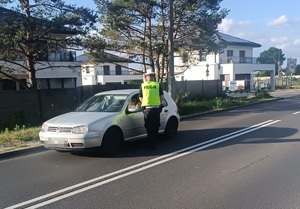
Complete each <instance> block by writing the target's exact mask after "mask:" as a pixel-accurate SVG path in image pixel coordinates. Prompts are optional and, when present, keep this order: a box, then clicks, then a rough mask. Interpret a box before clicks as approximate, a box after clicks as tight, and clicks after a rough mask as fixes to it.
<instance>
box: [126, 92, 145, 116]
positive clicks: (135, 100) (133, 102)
mask: <svg viewBox="0 0 300 209" xmlns="http://www.w3.org/2000/svg"><path fill="white" fill-rule="evenodd" d="M142 110H143V109H142V104H141V102H140V100H139V94H135V95H133V96H132V97H131V98H130V99H129V102H128V106H127V111H128V113H132V112H141V111H142Z"/></svg>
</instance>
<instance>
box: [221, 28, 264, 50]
mask: <svg viewBox="0 0 300 209" xmlns="http://www.w3.org/2000/svg"><path fill="white" fill-rule="evenodd" d="M216 39H217V41H218V42H220V43H223V44H225V45H234V46H249V47H261V45H260V44H258V43H255V42H252V41H247V40H245V39H241V38H238V37H234V36H231V35H228V34H225V33H221V32H218V33H217V34H216Z"/></svg>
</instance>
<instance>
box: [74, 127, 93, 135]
mask: <svg viewBox="0 0 300 209" xmlns="http://www.w3.org/2000/svg"><path fill="white" fill-rule="evenodd" d="M88 131H89V128H88V126H86V125H83V126H76V127H74V128H73V129H72V133H73V134H86V133H87V132H88Z"/></svg>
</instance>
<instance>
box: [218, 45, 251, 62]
mask: <svg viewBox="0 0 300 209" xmlns="http://www.w3.org/2000/svg"><path fill="white" fill-rule="evenodd" d="M228 50H232V51H233V57H237V58H238V57H239V56H240V55H239V53H240V51H245V57H253V48H252V47H247V46H243V47H241V46H231V45H229V46H227V47H226V48H225V49H224V50H223V53H220V56H219V59H220V60H219V61H220V63H227V59H228V58H227V51H228Z"/></svg>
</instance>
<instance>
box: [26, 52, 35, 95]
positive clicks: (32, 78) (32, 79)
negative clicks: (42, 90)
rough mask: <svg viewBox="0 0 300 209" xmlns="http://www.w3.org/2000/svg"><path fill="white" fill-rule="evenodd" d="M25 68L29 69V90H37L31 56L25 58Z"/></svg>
mask: <svg viewBox="0 0 300 209" xmlns="http://www.w3.org/2000/svg"><path fill="white" fill-rule="evenodd" d="M26 63H27V67H28V69H29V82H30V84H31V86H30V88H31V89H37V81H36V74H35V73H36V71H35V67H34V58H33V56H32V55H29V56H28V57H26Z"/></svg>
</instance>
